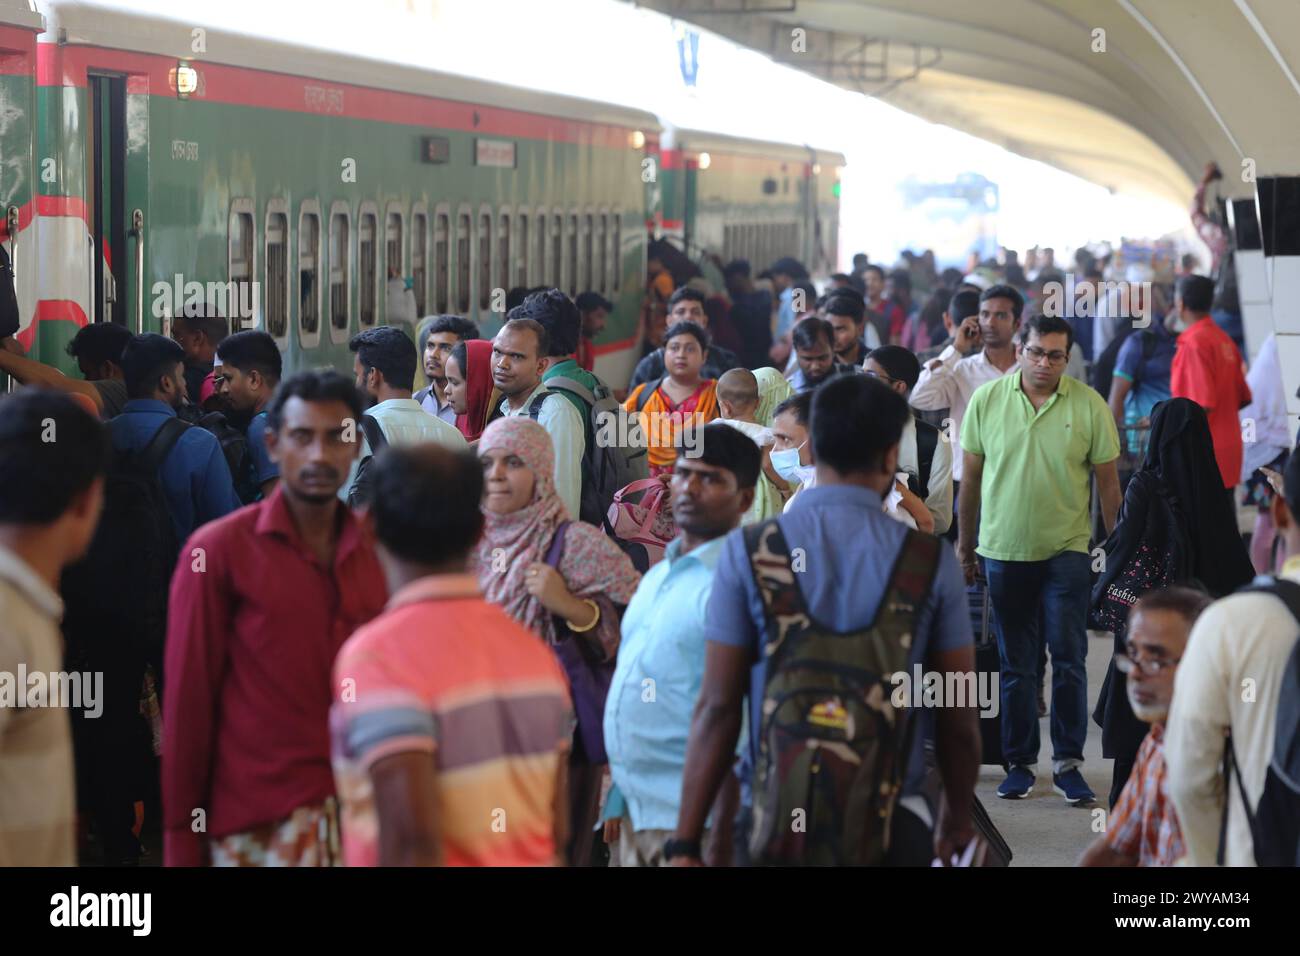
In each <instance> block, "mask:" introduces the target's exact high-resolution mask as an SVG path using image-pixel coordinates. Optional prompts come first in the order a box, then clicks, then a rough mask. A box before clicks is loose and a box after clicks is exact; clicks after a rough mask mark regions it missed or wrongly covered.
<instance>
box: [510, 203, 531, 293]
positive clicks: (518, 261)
mask: <svg viewBox="0 0 1300 956" xmlns="http://www.w3.org/2000/svg"><path fill="white" fill-rule="evenodd" d="M528 252H529V247H528V213H526V212H521V213H520V214H519V216H518V222H517V223H516V225H515V285H521V286H524V287H525V288H527V287H528ZM509 284H510V283H509V282H507V283H506V285H509Z"/></svg>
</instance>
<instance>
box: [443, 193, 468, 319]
mask: <svg viewBox="0 0 1300 956" xmlns="http://www.w3.org/2000/svg"><path fill="white" fill-rule="evenodd" d="M455 235H456V254H455V256H454V257H453V258H454V261H455V263H456V269H455V272H454V273H453V277H454V278H455V280H456V281H455V283H454V285H452V286H451V295H450V303H449V304H452V305H454V306H455V308H453V309H449V310H448V311H449V312H454V313H455V314H456V315H461V316H468V315H469V313H470V306H471V304H472V303H473V301H474V289H473V282H474V210H473V209H472V208H471V207H470V204H469V203H461V204H460V205H459V206H457V207H456V233H455ZM462 241H463V242H464V243H465V248H464V250H463V254H462V249H461V242H462ZM462 270H463V272H462ZM462 286H463V288H462Z"/></svg>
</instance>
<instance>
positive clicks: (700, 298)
mask: <svg viewBox="0 0 1300 956" xmlns="http://www.w3.org/2000/svg"><path fill="white" fill-rule="evenodd" d="M683 300H690V301H691V302H698V303H699V304H700V308H701V309H702V308H704V293H703V292H701V291H700V290H699V289H694V288H692V287H691V286H688V285H684V286H680V287H679V288H677V289H674V290H673V294H672V295H670V296H669V297H668V311H669V312H671V311H672V310H673V306H675V305H676V304H677V303H678V302H681V301H683Z"/></svg>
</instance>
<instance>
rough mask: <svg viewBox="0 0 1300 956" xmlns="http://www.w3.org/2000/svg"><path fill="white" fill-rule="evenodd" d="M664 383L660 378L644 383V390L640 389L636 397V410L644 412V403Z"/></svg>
mask: <svg viewBox="0 0 1300 956" xmlns="http://www.w3.org/2000/svg"><path fill="white" fill-rule="evenodd" d="M663 383H664V380H663V378H662V377H660V378H657V379H655V380H654V381H653V382H646V383H645V388H643V389H641V394H640V395H638V396H637V397H636V410H637V411H638V412H640V411H644V410H645V406H646V403H647V402H649V401H650V396H651V395H653V394H654V393H655V392H656V391H658V390H659V386H660V385H662V384H663Z"/></svg>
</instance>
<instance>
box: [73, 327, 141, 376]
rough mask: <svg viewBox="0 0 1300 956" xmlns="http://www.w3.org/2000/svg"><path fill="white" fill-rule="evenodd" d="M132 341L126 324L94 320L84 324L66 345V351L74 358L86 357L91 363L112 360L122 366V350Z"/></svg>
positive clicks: (119, 366)
mask: <svg viewBox="0 0 1300 956" xmlns="http://www.w3.org/2000/svg"><path fill="white" fill-rule="evenodd" d="M130 341H131V333H130V332H129V331H128V330H127V327H126V326H125V325H118V324H117V323H116V322H92V323H91V324H90V325H86V326H82V327H81V328H80V329H78V330H77V334H76V335H74V336H73V337H72V339H71V340H70V341H69V342H68V344H67V346H66V351H67V353H68V354H69V355H71V356H72V357H73V358H77V359H85V360H86V361H87V362H88V363H90V364H91V365H103V364H104V363H105V362H112V363H113V364H114V365H116V366H117V367H118V368H121V367H122V350H123V349H125V348H126V344H127V343H128V342H130Z"/></svg>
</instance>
